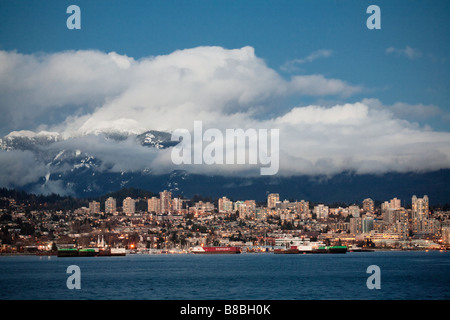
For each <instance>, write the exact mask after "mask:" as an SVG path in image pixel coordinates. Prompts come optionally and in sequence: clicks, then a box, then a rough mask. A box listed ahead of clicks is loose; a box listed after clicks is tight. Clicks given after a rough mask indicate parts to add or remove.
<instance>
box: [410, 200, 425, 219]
mask: <svg viewBox="0 0 450 320" xmlns="http://www.w3.org/2000/svg"><path fill="white" fill-rule="evenodd" d="M411 200H412V205H411V209H412V210H411V212H412V218H413V219H418V220H422V219H426V218H427V217H428V210H429V200H428V196H427V195H424V196H423V198H417V197H416V195H413V196H412V199H411Z"/></svg>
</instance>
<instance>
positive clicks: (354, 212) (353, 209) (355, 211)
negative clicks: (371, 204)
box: [348, 206, 360, 218]
mask: <svg viewBox="0 0 450 320" xmlns="http://www.w3.org/2000/svg"><path fill="white" fill-rule="evenodd" d="M359 213H360V210H359V206H349V207H348V214H349V215H351V216H352V217H354V218H359V216H360V215H359Z"/></svg>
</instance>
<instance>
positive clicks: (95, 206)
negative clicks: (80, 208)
mask: <svg viewBox="0 0 450 320" xmlns="http://www.w3.org/2000/svg"><path fill="white" fill-rule="evenodd" d="M89 212H90V213H91V214H94V213H100V202H97V201H91V202H89Z"/></svg>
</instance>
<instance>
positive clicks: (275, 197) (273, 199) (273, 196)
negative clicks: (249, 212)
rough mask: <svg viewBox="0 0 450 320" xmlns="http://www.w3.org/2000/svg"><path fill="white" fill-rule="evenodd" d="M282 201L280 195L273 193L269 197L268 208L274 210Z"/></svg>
mask: <svg viewBox="0 0 450 320" xmlns="http://www.w3.org/2000/svg"><path fill="white" fill-rule="evenodd" d="M279 201H280V195H279V194H278V193H271V194H269V195H268V196H267V208H269V209H273V208H275V206H276V205H277V202H279Z"/></svg>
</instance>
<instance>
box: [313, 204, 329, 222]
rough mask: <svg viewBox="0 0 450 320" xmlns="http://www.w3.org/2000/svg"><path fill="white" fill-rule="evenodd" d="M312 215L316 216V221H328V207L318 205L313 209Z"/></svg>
mask: <svg viewBox="0 0 450 320" xmlns="http://www.w3.org/2000/svg"><path fill="white" fill-rule="evenodd" d="M314 213H315V214H316V217H317V219H328V213H329V210H328V206H326V205H324V204H319V205H317V206H315V207H314Z"/></svg>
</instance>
